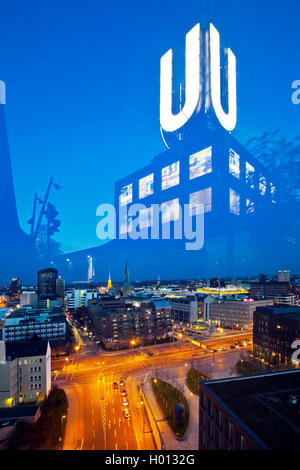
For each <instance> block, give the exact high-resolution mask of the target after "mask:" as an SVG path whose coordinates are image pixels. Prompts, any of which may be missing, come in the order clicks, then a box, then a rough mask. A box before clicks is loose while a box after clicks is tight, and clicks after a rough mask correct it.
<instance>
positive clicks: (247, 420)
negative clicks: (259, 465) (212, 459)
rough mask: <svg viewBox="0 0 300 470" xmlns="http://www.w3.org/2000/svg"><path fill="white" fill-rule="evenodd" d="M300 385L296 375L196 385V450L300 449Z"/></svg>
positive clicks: (268, 376) (263, 375)
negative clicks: (299, 411) (197, 397)
mask: <svg viewBox="0 0 300 470" xmlns="http://www.w3.org/2000/svg"><path fill="white" fill-rule="evenodd" d="M299 386H300V371H283V372H275V373H269V374H259V375H253V376H248V377H235V378H228V379H221V380H209V381H207V382H200V387H199V388H200V390H199V393H200V396H199V450H240V451H242V450H248V451H249V450H297V449H299V445H300V432H299V427H298V424H299V413H298V410H299ZM291 396H292V397H294V398H295V399H294V400H293V403H291V400H290V397H291Z"/></svg>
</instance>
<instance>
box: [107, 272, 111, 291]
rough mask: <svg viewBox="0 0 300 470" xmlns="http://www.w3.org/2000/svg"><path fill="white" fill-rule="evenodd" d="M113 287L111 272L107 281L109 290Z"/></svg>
mask: <svg viewBox="0 0 300 470" xmlns="http://www.w3.org/2000/svg"><path fill="white" fill-rule="evenodd" d="M111 287H112V283H111V278H110V273H109V276H108V282H107V290H109V289H110V288H111Z"/></svg>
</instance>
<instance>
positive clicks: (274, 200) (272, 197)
mask: <svg viewBox="0 0 300 470" xmlns="http://www.w3.org/2000/svg"><path fill="white" fill-rule="evenodd" d="M270 193H271V201H272V202H273V204H276V187H275V186H274V184H273V183H270Z"/></svg>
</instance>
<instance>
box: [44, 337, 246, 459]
mask: <svg viewBox="0 0 300 470" xmlns="http://www.w3.org/2000/svg"><path fill="white" fill-rule="evenodd" d="M241 338H249V333H248V334H243V335H242V336H241ZM238 339H240V337H239V338H238ZM235 341H236V336H235V337H234V339H233V337H231V338H228V337H224V338H221V337H218V338H216V339H207V340H206V341H205V345H206V346H209V347H211V348H212V347H213V346H215V348H216V349H219V348H221V347H226V348H227V350H226V351H222V352H221V351H218V352H217V353H215V354H214V355H213V353H212V352H211V351H210V350H208V349H207V348H206V349H202V348H199V347H198V346H194V345H192V344H191V343H188V344H187V343H185V342H181V341H180V342H175V343H173V344H168V345H156V346H151V347H148V348H144V350H138V349H133V350H131V351H119V352H110V353H107V352H105V353H103V352H101V351H100V352H99V349H98V348H97V347H96V346H95V343H93V342H92V341H90V340H89V339H88V338H87V339H86V338H84V343H85V345H84V346H83V342H82V343H81V344H82V348H81V350H80V351H79V352H78V353H77V354H76V355H73V356H72V357H71V358H70V359H69V360H65V359H59V360H53V361H52V379H53V383H54V384H56V385H57V386H59V387H62V388H63V389H64V390H65V392H66V394H67V397H68V401H69V409H68V417H67V421H66V430H65V439H64V447H63V448H64V450H68V449H77V450H102V449H103V450H138V449H147V450H152V449H155V444H154V442H153V439H152V434H151V433H150V432H143V431H144V430H149V426H148V425H147V422H145V416H144V415H143V408H142V404H141V401H140V397H139V394H138V390H137V381H138V380H143V379H144V377H145V375H146V374H147V373H149V372H153V373H154V374H156V375H159V376H163V374H164V373H165V374H168V376H169V377H170V376H171V377H183V376H185V375H186V373H187V371H188V369H189V368H190V367H191V366H193V367H196V368H199V369H200V370H201V371H202V372H203V373H205V374H207V375H210V372H211V368H212V367H214V368H216V369H217V370H219V371H220V374H221V375H222V373H223V376H224V371H226V374H227V375H230V368H231V367H232V365H233V362H235V361H236V360H237V359H238V355H239V354H240V352H241V351H236V350H231V349H229V345H230V344H233V342H235ZM242 349H247V348H242ZM147 350H148V351H149V350H151V352H153V356H151V357H148V356H147V355H146V354H145V351H147ZM233 355H234V357H235V359H234V361H233V359H232V357H233ZM120 380H123V381H125V384H126V385H125V387H120V385H119V384H120ZM114 382H116V383H118V389H116V390H115V389H114V388H113V383H114ZM123 388H125V389H126V390H127V394H128V397H127V398H128V402H129V406H128V408H129V410H130V417H129V418H126V417H125V416H124V413H123V410H124V406H123V403H122V396H121V393H120V391H121V390H122V389H123Z"/></svg>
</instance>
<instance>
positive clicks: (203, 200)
mask: <svg viewBox="0 0 300 470" xmlns="http://www.w3.org/2000/svg"><path fill="white" fill-rule="evenodd" d="M189 205H190V215H198V214H201V213H202V211H201V207H202V205H203V206H204V212H211V188H206V189H202V190H201V191H196V192H195V193H191V194H190V204H189Z"/></svg>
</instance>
